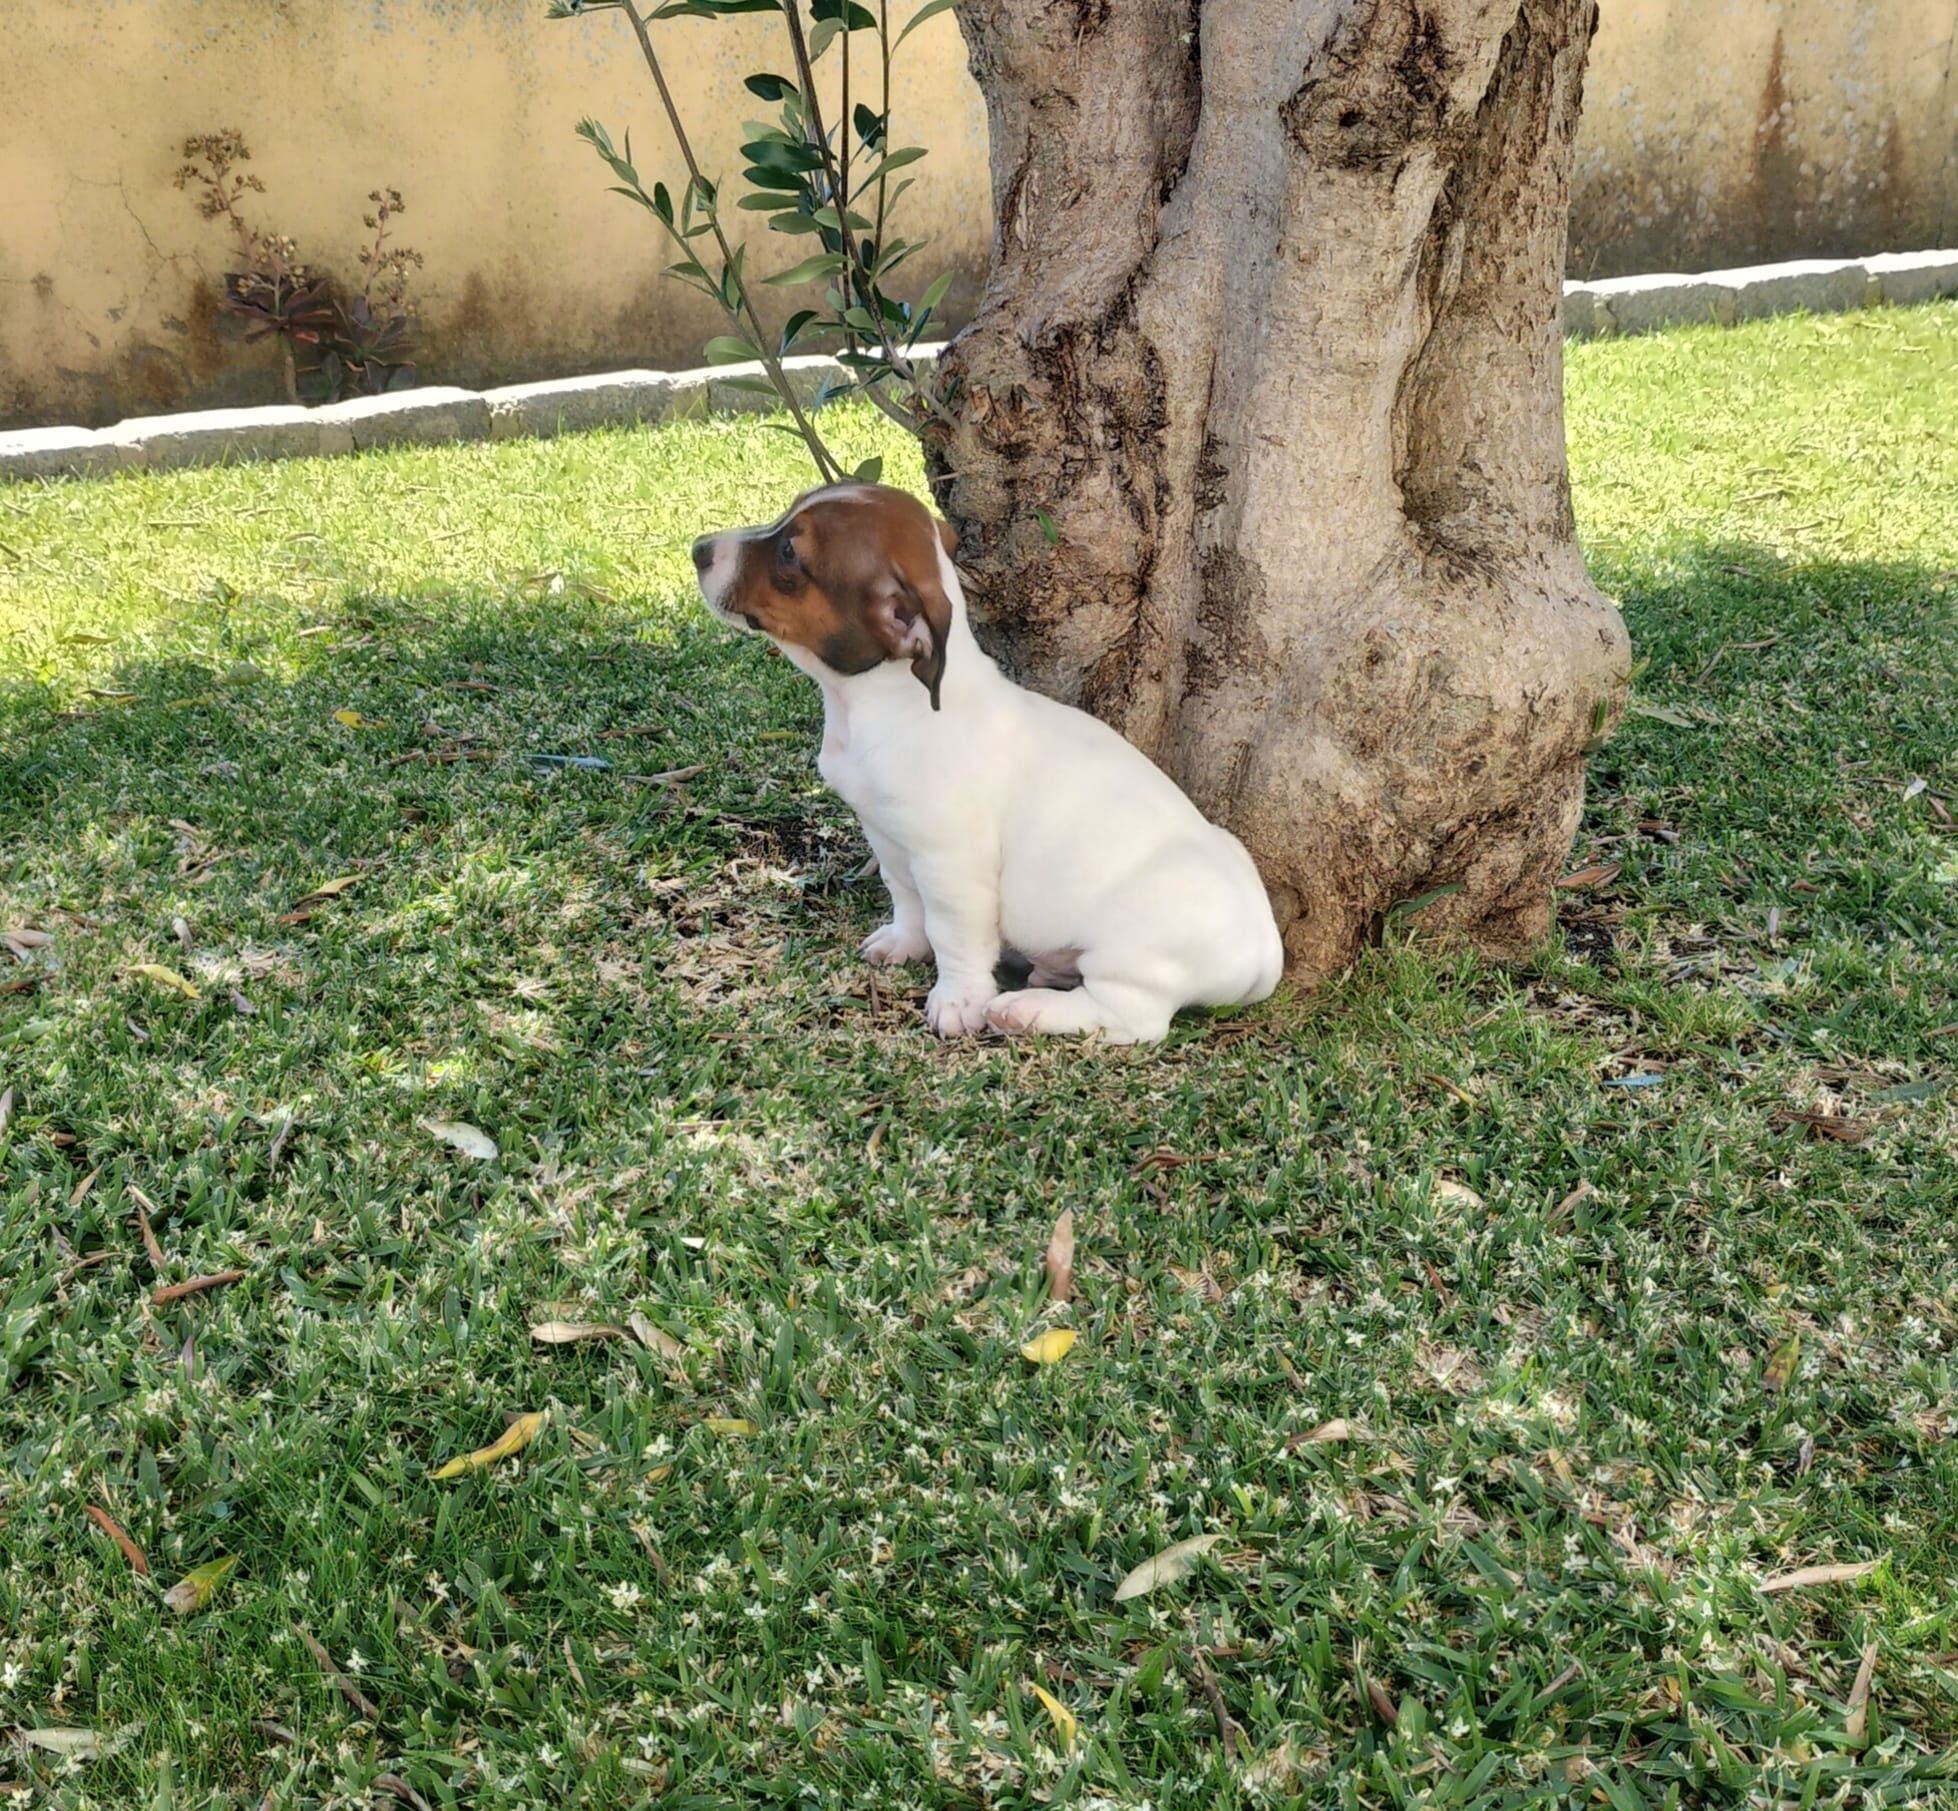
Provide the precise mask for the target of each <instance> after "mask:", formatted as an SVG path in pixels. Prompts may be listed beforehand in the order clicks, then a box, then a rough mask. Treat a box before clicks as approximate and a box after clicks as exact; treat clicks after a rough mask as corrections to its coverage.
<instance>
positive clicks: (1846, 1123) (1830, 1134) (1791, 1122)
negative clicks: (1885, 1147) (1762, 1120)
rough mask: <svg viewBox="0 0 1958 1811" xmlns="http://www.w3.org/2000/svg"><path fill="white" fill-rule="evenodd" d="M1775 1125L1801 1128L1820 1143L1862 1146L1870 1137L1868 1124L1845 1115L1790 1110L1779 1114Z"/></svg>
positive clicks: (1776, 1116) (1775, 1119)
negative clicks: (1825, 1140) (1828, 1142)
mask: <svg viewBox="0 0 1958 1811" xmlns="http://www.w3.org/2000/svg"><path fill="white" fill-rule="evenodd" d="M1773 1123H1774V1124H1775V1125H1779V1126H1800V1127H1801V1128H1802V1130H1803V1131H1804V1132H1805V1133H1806V1134H1807V1135H1808V1136H1809V1137H1810V1138H1813V1139H1816V1140H1818V1141H1820V1140H1823V1139H1827V1140H1829V1141H1831V1142H1832V1143H1835V1144H1861V1143H1862V1142H1863V1140H1864V1139H1866V1138H1867V1137H1869V1135H1870V1128H1869V1125H1868V1122H1866V1121H1864V1120H1860V1119H1851V1118H1850V1117H1849V1116H1848V1115H1847V1114H1843V1113H1812V1112H1796V1111H1793V1110H1790V1111H1786V1112H1781V1113H1777V1114H1776V1115H1775V1116H1774V1119H1773Z"/></svg>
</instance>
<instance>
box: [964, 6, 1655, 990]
mask: <svg viewBox="0 0 1958 1811" xmlns="http://www.w3.org/2000/svg"><path fill="white" fill-rule="evenodd" d="M958 16H959V20H960V23H961V25H962V26H963V28H964V31H965V37H966V42H967V46H968V48H969V51H970V55H971V62H972V70H973V74H974V75H975V76H976V77H977V79H978V82H979V85H980V87H981V89H982V90H983V91H984V93H985V97H986V103H987V107H988V111H989V114H990V119H991V128H992V181H993V203H994V218H995V222H996V225H995V238H994V244H993V258H992V269H991V273H990V278H989V281H988V285H987V289H986V293H985V296H984V299H983V301H982V303H981V305H980V309H979V312H978V314H977V316H976V318H975V319H974V321H973V323H972V325H971V326H970V327H969V328H967V329H966V331H965V332H964V333H962V334H961V335H960V336H959V337H958V339H957V340H956V341H955V342H954V344H953V346H952V348H951V349H950V351H949V352H948V354H947V356H946V360H945V363H944V366H943V370H944V373H945V376H946V378H947V380H948V381H949V386H950V389H949V395H950V400H951V410H952V414H953V416H954V425H953V426H952V427H951V428H949V429H945V430H942V431H938V432H936V433H935V434H934V435H933V437H932V438H931V439H930V440H929V441H928V443H927V449H926V451H927V460H928V464H929V468H930V471H931V474H932V482H933V485H934V488H935V490H936V491H937V494H938V499H939V503H940V505H941V507H942V508H944V509H945V511H946V513H947V514H948V515H949V516H950V518H951V519H952V521H953V522H954V524H955V525H956V526H957V528H958V530H959V532H960V536H961V541H960V548H959V563H960V565H961V567H962V568H964V569H965V570H966V571H967V572H968V573H969V575H970V579H971V583H970V585H969V587H968V590H969V592H970V595H971V598H972V607H973V613H974V617H975V619H976V621H977V623H978V625H979V630H980V634H981V635H982V637H983V638H984V639H985V641H986V642H987V644H988V646H989V647H990V648H991V649H992V650H994V651H995V652H996V653H998V654H999V656H1000V657H1001V659H1002V660H1003V662H1004V663H1005V664H1006V666H1007V667H1008V670H1009V671H1012V672H1014V673H1015V674H1016V675H1018V676H1019V677H1020V678H1022V679H1024V680H1026V681H1027V682H1028V683H1030V684H1033V685H1035V686H1038V687H1039V688H1040V689H1042V690H1044V691H1047V692H1050V693H1052V694H1054V695H1055V696H1057V697H1062V698H1066V699H1070V700H1072V701H1074V702H1076V703H1079V704H1081V705H1083V706H1084V707H1086V708H1087V709H1089V710H1092V711H1093V712H1095V713H1096V714H1097V715H1098V716H1101V717H1103V718H1105V719H1106V720H1107V721H1108V722H1110V723H1112V724H1114V725H1115V726H1116V727H1117V728H1118V729H1120V730H1121V731H1122V733H1123V734H1124V735H1126V736H1127V737H1128V738H1129V739H1130V740H1131V741H1132V742H1134V743H1135V744H1137V746H1139V747H1140V748H1142V749H1143V750H1144V751H1145V752H1147V753H1148V754H1150V755H1151V756H1153V757H1154V758H1155V759H1156V760H1158V761H1159V762H1161V763H1162V764H1163V765H1164V766H1165V767H1166V768H1167V769H1168V770H1169V771H1170V772H1171V773H1173V774H1174V775H1175V776H1176V778H1177V779H1178V780H1180V781H1181V782H1182V784H1183V785H1184V786H1185V787H1186V788H1187V789H1188V791H1189V792H1190V794H1191V796H1192V797H1193V798H1194V799H1195V800H1196V801H1197V803H1198V804H1199V805H1200V806H1201V807H1202V808H1203V810H1204V811H1205V812H1207V813H1208V814H1209V815H1210V816H1212V817H1214V818H1216V819H1217V820H1219V821H1220V822H1222V823H1225V824H1228V825H1229V826H1230V827H1231V828H1232V829H1233V830H1235V831H1236V832H1237V834H1238V835H1239V836H1241V837H1242V838H1243V839H1244V841H1245V843H1246V844H1247V845H1248V846H1249V848H1250V850H1251V852H1252V854H1253V856H1255V857H1256V859H1257V862H1258V866H1259V868H1260V870H1261V871H1262V872H1263V874H1264V877H1265V881H1266V884H1267V885H1268V886H1269V888H1270V889H1271V893H1272V898H1273V903H1274V905H1275V906H1276V908H1277V911H1278V917H1279V923H1280V925H1281V927H1283V929H1284V931H1285V940H1286V948H1287V951H1288V953H1289V957H1290V961H1291V966H1292V969H1293V972H1294V973H1295V974H1297V975H1299V976H1301V977H1303V978H1305V979H1308V980H1312V979H1317V978H1319V977H1321V976H1323V975H1325V974H1327V973H1329V972H1331V971H1333V970H1335V969H1337V968H1339V967H1341V966H1343V965H1344V964H1345V963H1346V962H1348V961H1350V960H1351V958H1352V957H1353V956H1354V955H1355V954H1356V953H1357V952H1358V951H1359V950H1360V949H1361V948H1362V947H1363V946H1364V945H1365V944H1366V943H1367V942H1369V941H1370V940H1372V939H1373V938H1375V937H1377V935H1378V933H1379V930H1380V927H1381V926H1382V924H1383V923H1384V921H1385V916H1386V914H1387V913H1388V912H1389V911H1390V910H1391V909H1392V908H1393V907H1394V906H1395V905H1397V904H1400V903H1403V902H1406V901H1409V900H1412V899H1415V898H1417V897H1420V896H1424V895H1429V894H1432V893H1434V892H1435V891H1436V890H1437V889H1452V890H1451V891H1448V892H1445V893H1443V894H1442V896H1441V897H1440V898H1438V899H1435V900H1433V901H1432V903H1430V904H1428V905H1426V906H1425V907H1424V908H1423V910H1422V913H1421V917H1420V923H1421V924H1422V925H1423V926H1425V927H1432V928H1435V929H1438V930H1442V931H1446V932H1448V933H1450V934H1453V935H1456V936H1460V937H1465V938H1467V939H1469V940H1470V941H1472V942H1473V943H1474V944H1476V945H1477V946H1478V947H1480V948H1482V949H1485V950H1488V951H1491V952H1494V953H1497V954H1501V955H1510V954H1514V953H1518V952H1520V951H1521V950H1523V949H1524V948H1526V947H1527V946H1528V945H1529V944H1531V943H1532V942H1534V941H1535V940H1537V939H1538V938H1540V937H1541V936H1542V935H1543V934H1544V933H1545V932H1546V931H1547V930H1548V928H1549V924H1550V917H1551V908H1550V897H1551V894H1550V888H1551V882H1552V881H1553V880H1554V878H1555V876H1556V874H1557V872H1558V869H1559V867H1560V864H1561V863H1562V862H1563V861H1564V859H1565V857H1566V856H1567V854H1568V852H1569V849H1570V844H1571V838H1572V836H1573V835H1574V834H1575V831H1576V827H1577V821H1578V813H1579V809H1580V805H1581V800H1582V792H1583V774H1584V756H1585V750H1586V748H1587V747H1588V746H1590V745H1591V744H1593V743H1594V742H1595V741H1596V740H1597V739H1598V738H1599V737H1600V736H1601V735H1602V734H1603V733H1604V731H1605V730H1606V729H1607V728H1608V726H1609V725H1610V724H1611V723H1612V722H1613V721H1614V720H1615V719H1616V717H1617V715H1618V713H1619V711H1620V709H1621V708H1622V704H1623V700H1624V695H1625V690H1626V685H1627V677H1628V670H1629V666H1630V660H1629V653H1628V646H1627V641H1626V636H1625V630H1624V626H1623V624H1622V623H1621V622H1620V620H1619V617H1618V613H1617V611H1616V610H1615V609H1614V608H1613V607H1612V605H1611V604H1610V603H1609V602H1608V601H1607V600H1606V599H1605V598H1603V597H1602V596H1601V595H1600V594H1599V593H1598V591H1597V590H1596V589H1595V588H1594V587H1593V586H1592V584H1591V582H1590V580H1589V578H1588V577H1587V576H1586V573H1585V570H1584V565H1583V560H1582V558H1581V556H1580V554H1579V552H1578V549H1577V542H1576V535H1575V530H1574V525H1573V521H1572V516H1571V506H1570V488H1569V478H1568V473H1567V470H1566V466H1565V458H1564V426H1563V395H1562V378H1563V366H1562V337H1561V327H1560V307H1559V285H1560V281H1561V277H1562V266H1563V255H1564V221H1565V211H1566V191H1567V186H1568V177H1569V172H1570V165H1571V149H1572V138H1573V134H1574V132H1575V129H1576V125H1577V112H1578V103H1579V97H1580V93H1581V89H1582V85H1583V70H1584V60H1585V56H1586V53H1587V51H1588V49H1589V46H1590V39H1591V33H1592V31H1593V29H1594V26H1595V22H1596V7H1595V3H1594V0H1207V3H1205V0H1188V3H1187V4H1167V3H1163V4H1159V3H1157V0H961V4H960V6H959V12H958Z"/></svg>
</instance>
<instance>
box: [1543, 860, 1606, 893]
mask: <svg viewBox="0 0 1958 1811" xmlns="http://www.w3.org/2000/svg"><path fill="white" fill-rule="evenodd" d="M1620 868H1621V864H1620V863H1618V862H1615V861H1606V862H1597V863H1595V864H1594V865H1593V866H1591V867H1588V868H1579V869H1578V870H1577V872H1576V873H1575V874H1566V875H1564V876H1563V877H1562V878H1561V879H1560V880H1559V881H1558V882H1557V885H1558V886H1559V887H1561V888H1562V889H1563V890H1564V891H1565V892H1569V893H1579V892H1584V891H1586V890H1587V889H1589V888H1591V887H1602V886H1608V885H1610V883H1611V882H1612V881H1614V880H1616V879H1617V878H1618V875H1619V872H1620Z"/></svg>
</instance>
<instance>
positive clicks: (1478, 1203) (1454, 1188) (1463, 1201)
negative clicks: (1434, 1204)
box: [1434, 1176, 1489, 1207]
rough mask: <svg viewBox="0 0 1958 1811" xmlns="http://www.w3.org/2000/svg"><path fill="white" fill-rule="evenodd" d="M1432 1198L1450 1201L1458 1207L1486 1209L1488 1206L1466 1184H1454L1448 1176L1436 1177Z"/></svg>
mask: <svg viewBox="0 0 1958 1811" xmlns="http://www.w3.org/2000/svg"><path fill="white" fill-rule="evenodd" d="M1434 1197H1435V1199H1436V1200H1437V1201H1452V1202H1454V1203H1455V1204H1456V1205H1457V1206H1458V1207H1487V1206H1488V1205H1489V1204H1488V1202H1486V1201H1485V1200H1483V1199H1482V1197H1481V1196H1480V1195H1478V1194H1477V1193H1476V1192H1475V1190H1474V1189H1472V1188H1470V1187H1469V1185H1468V1184H1467V1183H1466V1182H1456V1181H1454V1180H1453V1179H1452V1178H1451V1177H1448V1176H1437V1177H1436V1178H1435V1185H1434Z"/></svg>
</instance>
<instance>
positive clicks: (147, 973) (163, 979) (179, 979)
mask: <svg viewBox="0 0 1958 1811" xmlns="http://www.w3.org/2000/svg"><path fill="white" fill-rule="evenodd" d="M129 972H130V973H131V974H132V975H141V976H142V977H143V979H144V980H145V981H154V982H155V983H156V984H157V986H158V987H167V988H169V989H170V991H171V992H172V993H179V994H182V995H183V997H184V998H185V999H186V1000H195V999H197V998H198V997H199V995H198V992H197V989H196V988H194V987H193V986H191V984H190V983H189V982H188V981H186V980H185V979H184V978H183V976H182V975H180V974H178V973H177V971H176V970H175V969H174V968H165V967H164V966H163V964H162V963H161V962H139V963H137V964H136V966H135V967H134V968H132V969H131V970H130V971H129Z"/></svg>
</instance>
